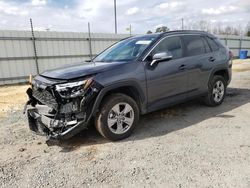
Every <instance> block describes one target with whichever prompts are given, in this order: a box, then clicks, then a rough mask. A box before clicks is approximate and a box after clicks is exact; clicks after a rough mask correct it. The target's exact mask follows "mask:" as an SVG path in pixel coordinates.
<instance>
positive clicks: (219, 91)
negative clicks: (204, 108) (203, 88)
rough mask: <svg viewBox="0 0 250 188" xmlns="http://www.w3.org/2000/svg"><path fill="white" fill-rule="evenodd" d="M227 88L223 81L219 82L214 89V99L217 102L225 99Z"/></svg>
mask: <svg viewBox="0 0 250 188" xmlns="http://www.w3.org/2000/svg"><path fill="white" fill-rule="evenodd" d="M224 92H225V86H224V84H223V82H222V81H220V80H219V81H217V82H216V83H215V84H214V87H213V98H214V101H215V102H220V101H221V100H222V99H223V96H224Z"/></svg>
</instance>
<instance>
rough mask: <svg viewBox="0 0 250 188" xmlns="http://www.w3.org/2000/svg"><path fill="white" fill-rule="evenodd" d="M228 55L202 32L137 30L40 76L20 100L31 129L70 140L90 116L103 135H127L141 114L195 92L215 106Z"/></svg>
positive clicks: (222, 92) (224, 83) (221, 91)
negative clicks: (85, 60) (77, 61)
mask: <svg viewBox="0 0 250 188" xmlns="http://www.w3.org/2000/svg"><path fill="white" fill-rule="evenodd" d="M231 58H232V54H231V52H230V51H229V50H228V48H227V47H225V46H223V45H222V44H221V43H220V41H219V40H218V38H216V37H215V36H213V35H211V34H208V33H206V32H201V31H172V32H166V33H160V34H150V35H144V36H135V37H130V38H127V39H124V40H122V41H120V42H118V43H116V44H114V45H113V46H111V47H109V48H107V49H106V50H104V51H103V52H102V53H100V54H99V55H98V56H96V57H95V58H94V59H92V60H91V61H90V62H88V63H80V64H77V65H71V66H67V67H63V68H59V69H54V70H50V71H45V72H43V73H42V74H40V75H37V76H36V77H35V78H34V79H33V80H32V83H31V88H29V89H28V90H27V94H28V96H29V101H28V102H27V105H26V107H25V111H26V112H27V115H28V120H29V127H30V129H31V130H32V131H34V132H36V133H38V134H42V135H46V136H47V137H48V138H49V139H59V140H60V139H68V138H70V137H72V136H74V135H75V134H77V133H79V132H80V131H82V130H83V129H85V128H87V126H88V125H89V124H90V121H91V120H92V119H93V120H95V126H96V128H97V130H98V131H99V132H100V134H101V135H103V136H104V137H105V138H108V139H110V140H120V139H123V138H126V137H128V136H129V135H130V134H131V133H132V131H133V129H134V128H135V126H136V124H137V123H138V121H139V116H140V114H146V113H149V112H152V111H155V110H159V109H162V108H166V107H169V106H171V105H174V104H177V103H180V102H184V101H187V100H190V99H193V98H197V97H200V98H202V99H203V100H204V102H205V104H207V105H209V106H217V105H220V104H221V103H222V101H223V99H224V96H225V92H226V87H227V85H228V84H229V83H230V80H231V67H232V61H231Z"/></svg>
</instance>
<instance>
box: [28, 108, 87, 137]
mask: <svg viewBox="0 0 250 188" xmlns="http://www.w3.org/2000/svg"><path fill="white" fill-rule="evenodd" d="M25 110H26V111H27V115H28V123H29V128H30V130H31V131H33V132H35V133H36V134H38V135H42V136H47V138H48V139H57V140H65V139H69V138H71V137H72V136H74V135H75V134H77V133H78V132H80V131H81V130H84V129H86V128H87V125H88V123H87V122H84V121H78V122H68V123H69V125H70V127H69V128H67V129H65V130H64V131H60V132H54V131H53V129H54V127H56V126H58V124H60V123H62V122H60V121H59V120H55V119H54V118H53V117H50V115H49V113H48V112H49V108H48V107H47V106H45V105H37V106H36V107H33V106H31V105H27V106H26V109H25Z"/></svg>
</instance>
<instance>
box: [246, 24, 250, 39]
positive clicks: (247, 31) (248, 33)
mask: <svg viewBox="0 0 250 188" xmlns="http://www.w3.org/2000/svg"><path fill="white" fill-rule="evenodd" d="M246 36H248V37H250V21H249V22H248V24H247V26H246Z"/></svg>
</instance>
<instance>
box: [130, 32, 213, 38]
mask: <svg viewBox="0 0 250 188" xmlns="http://www.w3.org/2000/svg"><path fill="white" fill-rule="evenodd" d="M182 34H200V35H206V36H208V37H211V38H216V37H215V36H214V35H212V34H210V33H208V32H205V31H199V30H175V31H167V32H162V33H152V34H146V35H137V36H134V37H135V38H136V37H143V36H155V37H160V36H167V35H182Z"/></svg>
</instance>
